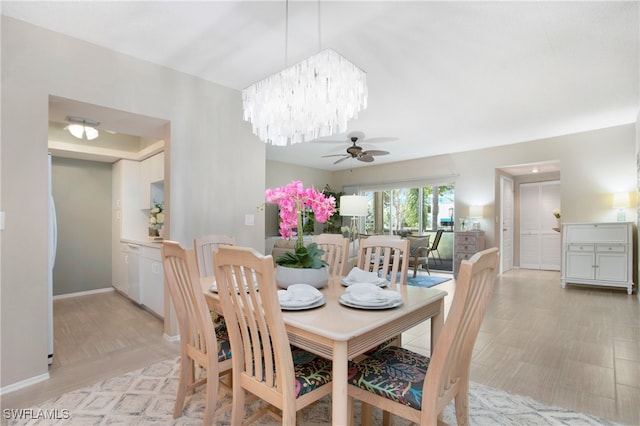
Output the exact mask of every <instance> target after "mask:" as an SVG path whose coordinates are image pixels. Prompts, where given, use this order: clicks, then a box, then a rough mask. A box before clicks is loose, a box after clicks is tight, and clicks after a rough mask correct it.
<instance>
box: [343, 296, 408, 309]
mask: <svg viewBox="0 0 640 426" xmlns="http://www.w3.org/2000/svg"><path fill="white" fill-rule="evenodd" d="M338 302H339V303H340V304H341V305H345V306H348V307H350V308H357V309H391V308H397V307H398V306H402V300H388V301H386V302H384V303H380V304H370V302H366V303H367V304H362V303H359V302H356V301H354V300H353V299H351V298H350V297H349V296H348V294H346V293H345V294H343V295H342V296H340V298H339V299H338Z"/></svg>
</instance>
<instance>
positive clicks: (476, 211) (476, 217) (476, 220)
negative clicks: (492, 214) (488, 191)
mask: <svg viewBox="0 0 640 426" xmlns="http://www.w3.org/2000/svg"><path fill="white" fill-rule="evenodd" d="M469 217H470V218H471V219H473V230H474V231H479V230H480V219H481V218H482V206H470V207H469Z"/></svg>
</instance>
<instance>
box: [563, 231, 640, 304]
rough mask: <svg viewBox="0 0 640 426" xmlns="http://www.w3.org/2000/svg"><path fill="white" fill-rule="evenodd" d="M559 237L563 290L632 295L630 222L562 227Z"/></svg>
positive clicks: (631, 232) (631, 233) (631, 238)
mask: <svg viewBox="0 0 640 426" xmlns="http://www.w3.org/2000/svg"><path fill="white" fill-rule="evenodd" d="M562 237H563V243H562V257H563V259H562V277H561V280H560V282H561V285H562V288H565V287H566V286H567V284H584V285H597V286H606V287H623V288H626V289H627V293H628V294H631V293H632V292H633V224H632V223H631V222H611V223H568V224H563V225H562Z"/></svg>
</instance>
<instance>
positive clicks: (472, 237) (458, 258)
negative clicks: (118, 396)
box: [453, 231, 484, 277]
mask: <svg viewBox="0 0 640 426" xmlns="http://www.w3.org/2000/svg"><path fill="white" fill-rule="evenodd" d="M482 250H484V231H468V232H456V233H454V257H453V275H454V276H455V277H457V276H458V271H459V270H460V262H462V261H463V260H465V259H469V258H471V256H473V255H474V254H476V253H477V252H479V251H482Z"/></svg>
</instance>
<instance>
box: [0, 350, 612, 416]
mask: <svg viewBox="0 0 640 426" xmlns="http://www.w3.org/2000/svg"><path fill="white" fill-rule="evenodd" d="M178 361H179V358H176V359H172V360H167V361H163V362H159V363H157V364H153V365H151V366H149V367H146V368H142V369H140V370H136V371H133V372H131V373H127V374H124V375H122V376H118V377H114V378H111V379H108V380H104V381H102V382H99V383H96V384H95V385H93V386H88V387H86V388H82V389H79V390H76V391H73V392H69V393H65V394H63V395H61V396H59V397H57V398H54V399H51V400H49V401H46V402H44V403H42V404H40V405H38V406H36V407H32V408H28V409H23V410H11V408H10V407H3V408H4V410H3V415H4V418H5V419H8V424H9V425H54V424H55V425H73V426H75V425H78V426H85V425H133V424H135V425H194V426H195V425H198V426H199V425H201V424H202V416H203V413H204V392H203V391H202V390H200V391H198V392H196V393H195V394H194V395H190V396H189V395H188V396H187V403H186V407H185V409H184V411H183V415H182V416H181V417H179V418H178V419H175V420H174V419H173V416H172V412H173V404H174V401H175V392H176V386H177V382H178V376H179V372H180V364H179V363H178ZM261 406H262V402H261V401H259V400H256V401H252V402H251V403H249V404H247V407H246V410H245V416H249V415H250V414H251V413H254V412H255V411H256V410H258V409H259V408H260V407H261ZM354 412H355V415H356V424H360V417H359V415H360V404H359V403H358V402H356V404H355V406H354ZM469 413H470V417H471V419H470V420H471V425H479V426H485V425H487V426H489V425H491V426H494V425H501V426H522V425H554V426H555V425H575V426H578V425H580V426H583V425H585V426H586V425H588V426H609V425H616V424H615V423H612V422H609V421H607V420H603V419H601V418H597V417H594V416H590V415H587V414H582V413H576V412H572V411H568V410H565V409H562V408H558V407H550V406H547V405H544V404H541V403H539V402H536V401H534V400H532V399H530V398H526V397H521V396H517V395H512V394H509V393H507V392H503V391H500V390H497V389H493V388H490V387H487V386H483V385H480V384H477V383H471V390H470V395H469ZM374 416H375V417H376V418H375V420H376V424H379V423H380V420H381V413H380V412H379V410H375V409H374ZM330 418H331V397H330V396H326V397H325V398H323V399H322V400H320V401H319V402H318V403H316V404H313V405H311V406H309V407H306V408H304V409H302V410H300V412H299V413H298V424H299V425H302V426H317V425H329V424H330ZM230 420H231V395H230V393H229V392H228V391H225V390H222V389H221V390H220V393H219V396H218V402H217V405H216V416H215V420H214V424H215V425H219V426H222V425H229V424H230ZM444 420H445V421H446V422H447V423H449V424H453V425H455V424H456V420H455V414H454V411H453V403H452V404H449V406H447V407H446V408H445V411H444ZM255 424H257V425H279V424H280V422H278V421H276V420H274V419H273V418H272V417H270V416H263V417H262V418H260V419H259V420H258V421H257V422H256V423H255ZM407 424H408V422H406V421H404V420H403V419H399V418H394V425H402V426H405V425H407Z"/></svg>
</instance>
